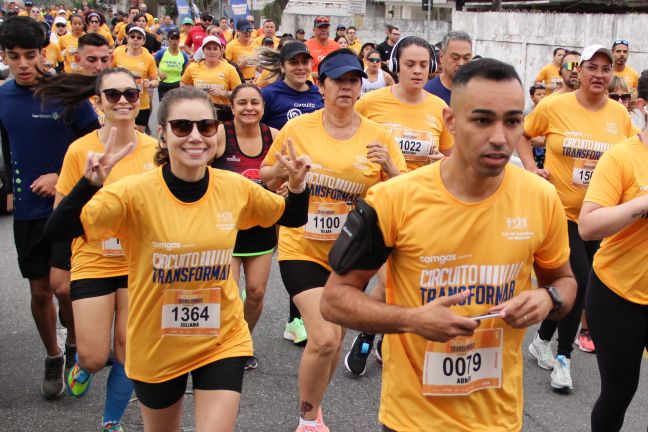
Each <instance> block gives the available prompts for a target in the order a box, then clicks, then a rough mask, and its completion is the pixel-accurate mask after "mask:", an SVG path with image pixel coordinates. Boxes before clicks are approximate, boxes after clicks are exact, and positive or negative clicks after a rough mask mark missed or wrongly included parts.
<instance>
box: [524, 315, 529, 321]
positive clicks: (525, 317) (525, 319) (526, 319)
mask: <svg viewBox="0 0 648 432" xmlns="http://www.w3.org/2000/svg"><path fill="white" fill-rule="evenodd" d="M527 321H529V319H528V318H527V316H526V314H525V315H524V322H527Z"/></svg>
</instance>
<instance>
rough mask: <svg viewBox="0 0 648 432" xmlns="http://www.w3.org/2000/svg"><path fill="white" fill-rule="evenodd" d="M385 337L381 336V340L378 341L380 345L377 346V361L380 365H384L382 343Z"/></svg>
mask: <svg viewBox="0 0 648 432" xmlns="http://www.w3.org/2000/svg"><path fill="white" fill-rule="evenodd" d="M384 337H385V335H380V339H378V343H377V344H376V360H377V361H378V363H380V364H382V343H383V338H384Z"/></svg>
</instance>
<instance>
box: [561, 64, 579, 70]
mask: <svg viewBox="0 0 648 432" xmlns="http://www.w3.org/2000/svg"><path fill="white" fill-rule="evenodd" d="M562 67H563V69H565V70H568V71H570V72H571V71H573V70H574V69H576V68H577V67H578V62H568V63H563V65H562Z"/></svg>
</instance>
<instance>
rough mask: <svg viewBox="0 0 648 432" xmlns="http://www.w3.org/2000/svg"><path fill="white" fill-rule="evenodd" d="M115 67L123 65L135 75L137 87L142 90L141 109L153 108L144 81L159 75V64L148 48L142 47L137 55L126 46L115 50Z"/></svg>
mask: <svg viewBox="0 0 648 432" xmlns="http://www.w3.org/2000/svg"><path fill="white" fill-rule="evenodd" d="M113 67H123V68H125V69H128V70H129V71H131V73H132V74H133V75H135V78H136V83H137V88H139V89H140V91H141V95H140V109H141V110H145V109H149V108H151V102H150V99H149V93H148V88H145V87H144V86H143V85H142V83H143V81H144V80H145V79H148V80H151V79H154V78H156V77H157V66H156V65H155V59H154V58H153V56H152V55H151V54H150V53H149V52H148V50H146V51H145V50H144V48H142V52H141V53H140V54H139V55H136V56H133V55H130V54H128V49H127V48H126V47H124V49H122V50H115V51H114V52H113Z"/></svg>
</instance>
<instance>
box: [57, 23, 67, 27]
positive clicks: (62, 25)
mask: <svg viewBox="0 0 648 432" xmlns="http://www.w3.org/2000/svg"><path fill="white" fill-rule="evenodd" d="M56 27H65V24H56Z"/></svg>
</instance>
